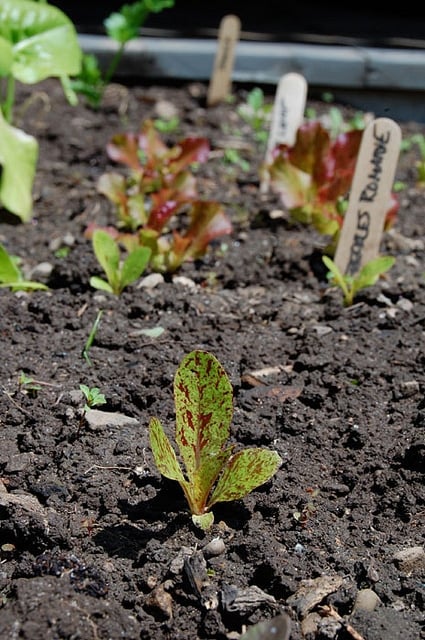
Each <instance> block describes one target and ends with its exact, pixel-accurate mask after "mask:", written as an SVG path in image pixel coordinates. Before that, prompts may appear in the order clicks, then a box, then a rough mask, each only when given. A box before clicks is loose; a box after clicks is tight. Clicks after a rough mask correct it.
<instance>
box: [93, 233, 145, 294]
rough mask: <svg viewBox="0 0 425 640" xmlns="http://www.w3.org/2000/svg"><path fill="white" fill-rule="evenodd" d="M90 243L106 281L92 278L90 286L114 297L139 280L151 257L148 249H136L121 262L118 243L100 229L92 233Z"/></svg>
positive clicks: (95, 277)
mask: <svg viewBox="0 0 425 640" xmlns="http://www.w3.org/2000/svg"><path fill="white" fill-rule="evenodd" d="M92 243H93V250H94V253H95V256H96V258H97V260H98V262H99V264H100V266H101V267H102V268H103V270H104V272H105V274H106V277H107V281H106V280H103V279H102V278H99V277H97V276H92V277H91V278H90V284H91V286H92V287H94V288H95V289H100V290H102V291H108V292H109V293H113V294H115V295H119V294H120V293H121V292H122V291H123V289H125V287H127V286H128V285H129V284H131V283H132V282H134V281H135V280H137V278H140V276H141V275H142V273H143V272H144V270H145V269H146V266H147V264H148V262H149V258H150V255H151V250H150V249H149V248H148V247H138V248H137V249H134V251H132V252H131V253H129V254H128V255H127V257H126V258H125V259H124V260H121V256H120V249H119V243H118V241H117V240H114V238H112V237H111V236H110V235H109V233H107V232H106V231H103V230H102V229H97V230H96V231H95V232H94V233H93V239H92Z"/></svg>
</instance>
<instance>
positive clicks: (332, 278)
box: [322, 256, 395, 307]
mask: <svg viewBox="0 0 425 640" xmlns="http://www.w3.org/2000/svg"><path fill="white" fill-rule="evenodd" d="M322 260H323V262H324V264H325V266H326V267H327V268H328V269H329V273H328V280H329V282H330V284H331V285H332V286H335V287H339V288H340V289H341V291H342V293H343V296H344V306H346V307H350V306H351V305H352V304H353V302H354V298H355V296H356V295H357V293H358V292H359V291H361V290H362V289H365V288H366V287H370V286H372V285H373V284H375V282H376V281H377V280H378V278H379V277H380V276H381V275H382V274H383V273H385V272H386V271H388V270H389V269H391V267H392V266H393V264H394V263H395V258H394V257H392V256H378V257H377V258H374V259H373V260H370V261H369V262H368V263H367V264H365V265H364V266H363V267H362V269H360V271H359V273H358V274H357V275H354V276H350V275H344V274H342V273H341V270H340V269H339V268H338V267H337V265H336V264H335V262H334V261H333V260H332V259H331V258H330V257H329V256H322Z"/></svg>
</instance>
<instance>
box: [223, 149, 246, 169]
mask: <svg viewBox="0 0 425 640" xmlns="http://www.w3.org/2000/svg"><path fill="white" fill-rule="evenodd" d="M223 160H224V162H225V163H226V164H230V165H235V166H237V167H240V169H242V171H249V170H250V166H251V165H250V164H249V162H248V160H244V158H242V156H241V154H240V153H239V151H238V150H237V149H231V148H230V149H225V150H224V153H223Z"/></svg>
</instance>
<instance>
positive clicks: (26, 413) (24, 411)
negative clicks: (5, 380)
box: [2, 387, 33, 418]
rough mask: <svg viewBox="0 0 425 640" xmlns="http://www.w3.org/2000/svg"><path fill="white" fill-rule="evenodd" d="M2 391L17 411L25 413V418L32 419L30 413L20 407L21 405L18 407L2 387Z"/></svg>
mask: <svg viewBox="0 0 425 640" xmlns="http://www.w3.org/2000/svg"><path fill="white" fill-rule="evenodd" d="M2 391H3V393H4V394H5V396H7V397H8V398H9V400H10V402H11V403H12V404H13V405H14V406H15V407H16V408H17V409H19V410H20V411H22V413H25V415H26V416H28V417H30V418H32V417H33V416H32V413H30V412H29V411H27V410H26V409H24V408H23V407H21V405H20V404H19V403H18V402H16V400H14V399H13V398H12V396H11V395H10V393H9V392H8V391H6V389H5V388H4V387H2Z"/></svg>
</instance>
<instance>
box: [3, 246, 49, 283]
mask: <svg viewBox="0 0 425 640" xmlns="http://www.w3.org/2000/svg"><path fill="white" fill-rule="evenodd" d="M19 263H20V259H19V258H17V257H15V256H11V255H9V253H8V252H7V251H6V249H5V248H4V246H3V245H1V244H0V287H3V288H4V287H8V288H9V289H11V290H12V291H34V290H35V289H42V290H44V291H47V290H48V288H49V287H48V286H47V285H45V284H42V283H41V282H34V281H33V280H26V279H25V277H24V275H23V273H22V271H21V269H20V268H19Z"/></svg>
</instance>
